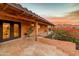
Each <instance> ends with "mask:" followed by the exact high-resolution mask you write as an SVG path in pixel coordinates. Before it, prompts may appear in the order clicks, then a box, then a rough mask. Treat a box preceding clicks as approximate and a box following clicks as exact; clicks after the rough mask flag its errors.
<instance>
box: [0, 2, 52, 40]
mask: <svg viewBox="0 0 79 59" xmlns="http://www.w3.org/2000/svg"><path fill="white" fill-rule="evenodd" d="M48 26H53V24H51V23H50V22H48V21H47V20H45V19H44V18H42V17H40V16H38V15H37V14H35V13H33V12H32V11H29V10H28V9H27V8H23V7H22V6H21V5H19V4H11V3H9V4H8V3H1V4H0V29H1V31H0V32H1V33H0V42H4V41H9V40H13V39H20V38H23V39H24V38H27V37H28V36H30V35H31V36H32V39H33V40H35V41H37V37H38V36H39V34H40V33H44V32H48V30H49V28H48ZM51 28H52V27H51ZM30 31H31V32H30Z"/></svg>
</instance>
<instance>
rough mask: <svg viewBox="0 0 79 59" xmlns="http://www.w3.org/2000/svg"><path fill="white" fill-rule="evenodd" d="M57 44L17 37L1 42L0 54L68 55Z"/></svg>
mask: <svg viewBox="0 0 79 59" xmlns="http://www.w3.org/2000/svg"><path fill="white" fill-rule="evenodd" d="M67 55H68V54H66V53H65V52H63V51H62V50H60V49H58V48H57V47H55V46H50V45H47V44H43V43H40V42H38V41H37V42H35V41H33V40H27V39H16V40H13V41H9V42H7V43H2V44H0V56H67Z"/></svg>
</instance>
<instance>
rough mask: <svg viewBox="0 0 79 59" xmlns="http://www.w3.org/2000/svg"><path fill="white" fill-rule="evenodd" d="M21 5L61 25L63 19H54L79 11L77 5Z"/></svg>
mask: <svg viewBox="0 0 79 59" xmlns="http://www.w3.org/2000/svg"><path fill="white" fill-rule="evenodd" d="M21 5H22V6H23V7H25V8H27V9H28V10H31V11H32V12H34V13H36V14H38V15H40V16H41V17H44V18H45V19H47V20H51V19H50V18H52V20H53V21H54V20H56V21H57V20H58V21H59V23H61V22H60V21H61V19H60V20H59V18H58V19H55V18H54V19H53V17H64V16H65V15H66V14H68V13H69V12H72V11H75V10H78V9H79V8H78V7H79V6H78V7H76V6H75V5H77V4H74V3H21ZM56 21H55V22H56ZM58 21H57V22H58ZM62 21H63V20H62ZM67 22H68V21H67ZM71 22H72V21H71Z"/></svg>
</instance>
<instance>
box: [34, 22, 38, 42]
mask: <svg viewBox="0 0 79 59" xmlns="http://www.w3.org/2000/svg"><path fill="white" fill-rule="evenodd" d="M37 39H38V22H36V23H35V41H37Z"/></svg>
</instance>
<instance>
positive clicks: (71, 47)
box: [39, 38, 76, 55]
mask: <svg viewBox="0 0 79 59" xmlns="http://www.w3.org/2000/svg"><path fill="white" fill-rule="evenodd" d="M39 41H40V42H42V43H46V44H49V45H54V46H56V47H58V48H59V49H62V50H63V51H64V52H66V53H68V54H69V55H75V54H76V45H75V43H72V42H67V41H60V40H50V39H47V38H41V39H39Z"/></svg>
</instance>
